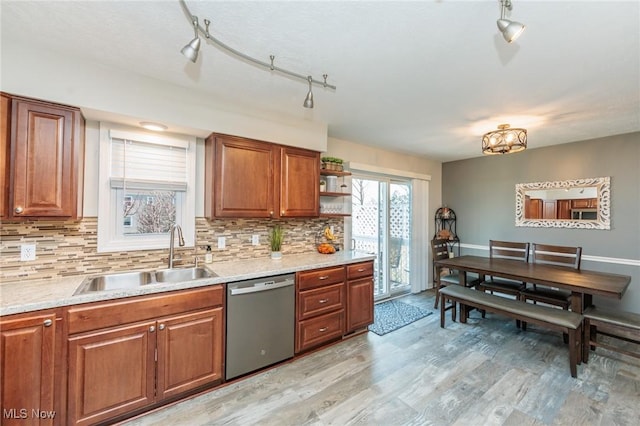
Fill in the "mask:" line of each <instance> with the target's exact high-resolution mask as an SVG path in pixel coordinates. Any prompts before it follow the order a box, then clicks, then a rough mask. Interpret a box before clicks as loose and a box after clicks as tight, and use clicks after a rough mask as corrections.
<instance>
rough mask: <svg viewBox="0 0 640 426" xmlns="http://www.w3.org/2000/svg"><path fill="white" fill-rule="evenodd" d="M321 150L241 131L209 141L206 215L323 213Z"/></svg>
mask: <svg viewBox="0 0 640 426" xmlns="http://www.w3.org/2000/svg"><path fill="white" fill-rule="evenodd" d="M319 170H320V153H319V152H316V151H310V150H306V149H300V148H293V147H288V146H282V145H277V144H272V143H268V142H263V141H257V140H253V139H247V138H241V137H237V136H229V135H221V134H215V133H214V134H211V135H210V136H209V137H208V138H207V139H206V141H205V216H206V217H207V218H208V219H211V218H216V217H251V218H283V217H318V210H319V199H318V194H319Z"/></svg>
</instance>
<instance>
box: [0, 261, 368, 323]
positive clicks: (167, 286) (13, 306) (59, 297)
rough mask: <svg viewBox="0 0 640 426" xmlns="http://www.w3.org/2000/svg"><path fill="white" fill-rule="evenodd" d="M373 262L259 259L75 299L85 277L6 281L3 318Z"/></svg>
mask: <svg viewBox="0 0 640 426" xmlns="http://www.w3.org/2000/svg"><path fill="white" fill-rule="evenodd" d="M373 259H375V255H371V254H368V253H363V252H357V251H339V252H337V253H335V254H331V255H326V254H319V253H305V254H292V255H285V256H283V258H282V259H280V260H272V259H271V258H257V259H249V260H238V261H229V262H218V263H209V264H203V265H201V266H204V267H205V268H207V269H209V270H210V271H211V272H213V273H215V274H216V275H217V276H216V277H211V278H201V279H198V280H191V281H185V282H179V283H154V284H147V285H143V286H140V287H136V288H132V289H121V290H107V291H97V292H92V293H87V294H82V295H77V296H74V295H73V293H74V292H75V291H76V289H77V288H78V286H79V285H80V284H81V283H82V281H83V280H84V279H85V278H86V276H84V275H77V276H73V277H67V278H57V279H50V280H33V281H28V280H27V281H16V282H4V283H2V284H0V315H11V314H17V313H22V312H31V311H37V310H41V309H50V308H57V307H60V306H70V305H77V304H81V303H89V302H98V301H104V300H111V299H119V298H123V297H131V296H140V295H145V294H153V293H162V292H166V291H174V290H184V289H189V288H196V287H204V286H208V285H213V284H224V283H230V282H235V281H242V280H247V279H252V278H260V277H267V276H271V275H279V274H287V273H292V272H297V271H304V270H309V269H317V268H326V267H330V266H337V265H344V264H349V263H357V262H363V261H367V260H373ZM115 272H125V271H114V273H115Z"/></svg>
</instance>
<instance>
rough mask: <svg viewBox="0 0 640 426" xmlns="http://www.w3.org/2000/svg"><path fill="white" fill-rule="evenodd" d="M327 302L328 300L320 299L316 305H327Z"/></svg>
mask: <svg viewBox="0 0 640 426" xmlns="http://www.w3.org/2000/svg"><path fill="white" fill-rule="evenodd" d="M328 301H329V299H320V300H318V303H327V302H328Z"/></svg>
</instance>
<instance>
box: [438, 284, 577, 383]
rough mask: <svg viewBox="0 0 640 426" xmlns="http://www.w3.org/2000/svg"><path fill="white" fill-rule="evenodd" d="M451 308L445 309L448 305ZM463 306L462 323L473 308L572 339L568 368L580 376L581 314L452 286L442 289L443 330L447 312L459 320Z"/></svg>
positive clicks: (441, 324)
mask: <svg viewBox="0 0 640 426" xmlns="http://www.w3.org/2000/svg"><path fill="white" fill-rule="evenodd" d="M446 300H450V301H451V305H450V306H448V307H446V304H445V301H446ZM458 303H459V304H460V322H462V323H466V322H467V318H468V316H469V310H470V308H476V309H480V310H484V311H487V312H493V313H496V314H499V315H504V316H506V317H509V318H513V319H516V320H520V321H527V322H529V323H532V324H538V325H541V326H543V327H546V328H549V329H551V330H555V331H560V332H562V333H567V334H568V335H569V367H570V370H571V377H577V376H578V369H577V365H578V361H579V354H580V348H581V342H582V320H583V317H582V315H580V314H577V313H575V312H571V311H565V310H563V309H556V308H551V307H548V306H542V305H534V304H531V303H526V302H522V301H519V300H513V299H507V298H504V297H500V296H494V295H492V294H489V293H484V292H482V291H478V290H473V289H470V288H466V287H462V286H457V285H450V286H447V287H445V288H441V289H440V327H442V328H444V323H445V311H447V310H449V309H451V310H452V312H451V319H452V320H453V321H455V320H456V314H455V312H456V304H458Z"/></svg>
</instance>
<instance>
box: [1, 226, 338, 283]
mask: <svg viewBox="0 0 640 426" xmlns="http://www.w3.org/2000/svg"><path fill="white" fill-rule="evenodd" d="M275 224H280V225H282V227H283V228H284V231H285V241H284V244H283V246H282V251H283V253H284V255H285V256H286V255H287V254H293V253H306V252H313V251H315V242H316V236H317V235H318V233H319V232H321V231H322V229H324V227H325V226H326V225H332V226H333V227H334V230H335V233H336V235H337V236H338V237H342V236H343V221H342V220H341V219H339V218H338V219H333V218H332V219H327V218H321V219H287V220H271V219H216V220H212V221H209V220H207V219H205V218H196V241H197V243H196V248H194V247H184V248H183V247H177V246H176V250H175V253H176V256H180V257H181V258H182V264H184V265H189V264H193V263H194V259H195V256H196V255H197V256H198V259H199V260H200V261H204V254H205V250H204V247H205V246H207V245H211V248H212V249H213V261H214V262H221V261H228V260H233V259H251V258H258V257H268V256H269V255H270V249H269V243H268V241H269V240H268V232H269V229H270V228H271V227H273V226H274V225H275ZM97 228H98V220H97V218H95V217H88V218H84V219H82V220H81V221H79V222H64V221H41V220H38V221H31V222H11V223H2V230H1V232H0V284H1V283H2V282H8V281H18V280H25V279H26V280H35V279H47V278H60V277H64V276H70V275H87V274H100V273H104V272H110V271H123V270H132V269H152V268H163V267H166V265H167V255H168V250H167V249H164V250H141V251H129V252H110V253H98V252H97V240H98V232H97ZM256 234H257V235H259V236H260V245H258V246H254V245H252V243H251V236H252V235H256ZM218 237H225V238H226V248H225V249H218V248H217V241H218ZM168 239H169V236H168V235H167V240H168ZM30 243H34V244H36V259H35V260H33V261H27V262H21V261H20V246H21V245H22V244H30ZM176 266H180V263H178V264H176Z"/></svg>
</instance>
